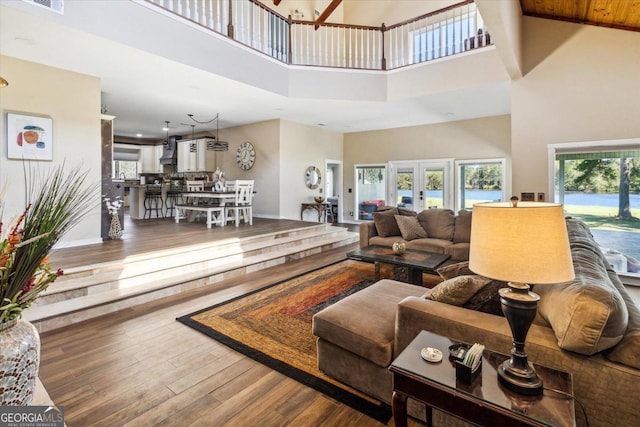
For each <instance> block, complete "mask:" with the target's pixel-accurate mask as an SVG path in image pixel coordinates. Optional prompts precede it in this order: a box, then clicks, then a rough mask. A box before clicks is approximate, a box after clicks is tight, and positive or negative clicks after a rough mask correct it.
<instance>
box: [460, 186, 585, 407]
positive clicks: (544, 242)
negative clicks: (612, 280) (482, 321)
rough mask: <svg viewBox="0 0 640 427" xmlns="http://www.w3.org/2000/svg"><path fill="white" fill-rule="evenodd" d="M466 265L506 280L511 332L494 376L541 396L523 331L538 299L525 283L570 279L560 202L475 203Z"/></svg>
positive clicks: (505, 306)
mask: <svg viewBox="0 0 640 427" xmlns="http://www.w3.org/2000/svg"><path fill="white" fill-rule="evenodd" d="M469 268H470V269H471V270H472V271H473V272H474V273H476V274H479V275H482V276H485V277H489V278H491V279H497V280H503V281H506V282H508V286H509V287H508V288H503V289H500V290H499V294H500V304H501V306H502V312H503V313H504V316H505V318H506V319H507V321H508V322H509V327H510V328H511V333H512V335H513V349H512V350H511V357H510V358H509V359H508V360H506V361H505V362H504V363H502V365H500V366H499V367H498V380H499V381H500V383H501V384H502V385H503V386H504V387H506V388H507V389H509V390H512V391H515V392H517V393H522V394H526V395H539V394H542V380H541V379H540V378H539V377H538V374H537V373H536V371H535V369H534V368H533V366H532V365H531V364H530V363H529V361H528V359H527V353H526V352H525V349H524V344H525V340H526V338H527V333H528V332H529V328H530V327H531V324H532V322H533V320H534V319H535V317H536V311H537V309H538V301H539V300H540V297H539V296H538V295H537V294H535V293H533V292H531V291H530V290H529V289H530V288H529V284H535V285H538V284H540V285H542V284H553V283H561V282H566V281H568V280H571V279H573V278H574V272H573V263H572V260H571V251H570V249H569V238H568V236H567V226H566V224H565V220H564V212H563V208H562V205H559V204H555V203H535V202H518V201H517V198H515V200H514V199H512V201H511V202H489V203H477V204H475V205H473V220H472V222H471V247H470V253H469Z"/></svg>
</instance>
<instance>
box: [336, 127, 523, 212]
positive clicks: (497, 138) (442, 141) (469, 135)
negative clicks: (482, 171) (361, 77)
mask: <svg viewBox="0 0 640 427" xmlns="http://www.w3.org/2000/svg"><path fill="white" fill-rule="evenodd" d="M510 123H511V118H510V116H508V115H505V116H494V117H487V118H482V119H475V120H461V121H457V122H448V123H442V124H436V125H425V126H412V127H406V128H398V129H389V130H382V131H371V132H356V133H349V134H345V137H344V187H345V190H344V195H345V198H344V205H343V213H344V218H345V220H351V219H353V217H351V216H349V215H348V213H349V212H350V211H353V209H354V193H353V192H352V193H349V192H348V189H349V188H351V189H353V191H354V192H355V188H354V185H355V181H354V175H353V174H354V169H353V168H354V165H355V164H386V163H387V162H388V161H390V160H418V159H420V160H422V159H442V158H454V159H456V160H467V159H487V158H506V159H507V177H506V181H507V182H508V180H509V177H510V158H511V146H510V142H511V126H510Z"/></svg>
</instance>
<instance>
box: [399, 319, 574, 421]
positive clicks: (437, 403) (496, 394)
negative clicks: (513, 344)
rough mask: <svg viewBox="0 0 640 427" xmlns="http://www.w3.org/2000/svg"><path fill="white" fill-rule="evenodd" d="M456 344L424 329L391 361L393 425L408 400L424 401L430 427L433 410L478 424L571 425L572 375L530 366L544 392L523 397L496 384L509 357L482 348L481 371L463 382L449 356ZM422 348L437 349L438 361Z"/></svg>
mask: <svg viewBox="0 0 640 427" xmlns="http://www.w3.org/2000/svg"><path fill="white" fill-rule="evenodd" d="M454 343H456V342H455V341H453V340H450V339H448V338H446V337H443V336H441V335H437V334H434V333H431V332H427V331H422V332H420V334H418V336H417V337H416V338H415V339H414V340H413V341H412V342H411V344H409V346H407V348H405V349H404V350H403V351H402V353H400V355H399V356H398V357H397V358H396V360H394V361H393V363H392V364H391V366H390V367H389V370H390V371H391V373H392V376H393V397H392V404H393V418H394V421H395V425H396V426H397V427H404V426H406V425H407V398H412V399H415V400H417V401H419V402H421V403H424V404H425V407H426V417H427V426H428V427H432V426H433V420H432V408H436V409H439V410H441V411H443V412H446V413H448V414H451V415H453V416H455V417H458V418H460V419H463V420H466V421H469V422H472V423H476V424H478V425H492V426H510V427H516V426H537V427H539V426H558V427H560V426H562V427H564V426H566V427H573V426H575V410H574V403H573V399H572V398H571V397H570V395H572V394H573V384H572V379H571V374H570V373H567V372H562V371H558V370H555V369H551V368H547V367H544V366H541V365H535V364H534V366H535V368H536V370H537V372H538V375H540V377H541V378H542V380H543V382H544V387H545V390H544V393H543V395H542V396H525V395H521V394H518V393H514V392H512V391H510V390H507V389H506V388H504V387H502V386H501V385H500V384H499V383H498V378H497V373H496V368H497V367H498V366H499V365H500V363H502V362H503V361H504V360H506V359H507V358H508V356H506V355H503V354H500V353H495V352H493V351H489V350H485V351H484V353H483V354H482V359H483V360H482V372H481V375H479V376H478V377H477V378H476V379H475V380H474V381H473V382H472V383H471V384H466V383H464V382H461V381H459V380H457V379H456V370H455V365H454V363H453V362H451V361H450V360H449V359H448V356H449V346H450V345H452V344H454ZM424 347H435V348H438V349H440V350H441V351H442V354H443V359H442V361H441V362H437V363H430V362H426V361H424V360H423V359H422V357H421V356H420V350H421V349H423V348H424ZM547 389H552V390H559V391H560V392H562V393H557V392H555V391H552V390H547ZM563 393H567V394H563Z"/></svg>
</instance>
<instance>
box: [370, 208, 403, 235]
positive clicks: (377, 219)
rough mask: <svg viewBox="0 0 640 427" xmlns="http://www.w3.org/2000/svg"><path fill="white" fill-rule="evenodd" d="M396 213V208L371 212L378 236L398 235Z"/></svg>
mask: <svg viewBox="0 0 640 427" xmlns="http://www.w3.org/2000/svg"><path fill="white" fill-rule="evenodd" d="M396 215H398V209H396V208H391V209H387V210H384V211H375V212H374V213H373V223H374V225H375V226H376V231H377V232H378V236H380V237H391V236H399V235H400V229H399V228H398V223H397V222H396V218H395V216H396Z"/></svg>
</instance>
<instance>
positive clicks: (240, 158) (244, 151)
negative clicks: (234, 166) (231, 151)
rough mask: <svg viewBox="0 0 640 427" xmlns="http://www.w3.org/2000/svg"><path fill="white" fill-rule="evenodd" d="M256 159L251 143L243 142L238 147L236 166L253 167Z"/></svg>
mask: <svg viewBox="0 0 640 427" xmlns="http://www.w3.org/2000/svg"><path fill="white" fill-rule="evenodd" d="M255 161H256V150H255V148H253V144H251V143H250V142H243V143H242V144H240V147H238V152H237V154H236V162H238V166H240V169H243V170H249V169H251V168H252V167H253V164H254V163H255Z"/></svg>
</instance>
